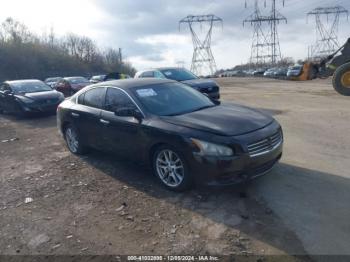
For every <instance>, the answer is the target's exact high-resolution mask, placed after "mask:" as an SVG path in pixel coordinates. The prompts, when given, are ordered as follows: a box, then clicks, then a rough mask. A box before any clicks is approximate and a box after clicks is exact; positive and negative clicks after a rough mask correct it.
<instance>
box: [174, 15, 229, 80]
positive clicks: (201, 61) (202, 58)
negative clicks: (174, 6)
mask: <svg viewBox="0 0 350 262" xmlns="http://www.w3.org/2000/svg"><path fill="white" fill-rule="evenodd" d="M217 23H220V24H221V25H222V24H223V21H222V19H221V18H219V17H217V16H215V15H198V16H194V15H188V16H187V17H185V18H183V19H181V20H180V22H179V28H181V25H182V24H188V26H189V29H190V32H191V35H192V42H193V56H192V64H191V71H192V72H193V73H195V74H196V75H204V74H205V73H204V72H210V75H213V74H214V73H215V72H216V63H215V59H214V56H213V53H212V51H211V36H212V32H213V26H214V25H215V24H217ZM195 24H199V25H200V27H201V28H202V29H203V25H206V28H207V29H208V31H207V32H206V34H205V37H204V39H201V38H200V37H199V34H198V33H197V32H196V31H195V28H194V25H195Z"/></svg>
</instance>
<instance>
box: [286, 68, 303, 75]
mask: <svg viewBox="0 0 350 262" xmlns="http://www.w3.org/2000/svg"><path fill="white" fill-rule="evenodd" d="M302 70H303V65H294V66H291V67H289V68H288V71H287V77H288V78H289V77H296V76H299V75H301V73H302Z"/></svg>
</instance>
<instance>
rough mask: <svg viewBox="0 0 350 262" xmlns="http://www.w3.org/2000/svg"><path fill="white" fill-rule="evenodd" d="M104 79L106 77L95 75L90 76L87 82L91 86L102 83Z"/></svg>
mask: <svg viewBox="0 0 350 262" xmlns="http://www.w3.org/2000/svg"><path fill="white" fill-rule="evenodd" d="M105 77H106V75H96V76H92V77H91V78H90V80H89V81H90V83H92V84H96V83H99V82H103V81H104V79H105Z"/></svg>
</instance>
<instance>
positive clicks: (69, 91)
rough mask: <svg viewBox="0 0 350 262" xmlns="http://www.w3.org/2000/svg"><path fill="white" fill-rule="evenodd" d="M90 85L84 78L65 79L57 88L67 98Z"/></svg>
mask: <svg viewBox="0 0 350 262" xmlns="http://www.w3.org/2000/svg"><path fill="white" fill-rule="evenodd" d="M90 84H91V83H90V82H89V80H87V79H86V78H85V77H82V76H73V77H64V78H63V79H61V80H60V81H59V82H58V83H57V84H56V86H55V88H56V90H57V91H59V92H61V93H63V94H64V96H65V97H67V96H71V95H73V94H75V93H76V92H78V91H79V90H81V89H83V88H84V87H86V86H88V85H90Z"/></svg>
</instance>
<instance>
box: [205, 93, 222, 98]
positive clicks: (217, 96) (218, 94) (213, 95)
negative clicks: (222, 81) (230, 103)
mask: <svg viewBox="0 0 350 262" xmlns="http://www.w3.org/2000/svg"><path fill="white" fill-rule="evenodd" d="M206 94H207V95H208V97H209V98H211V99H214V100H219V99H220V93H219V92H212V93H206Z"/></svg>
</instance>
